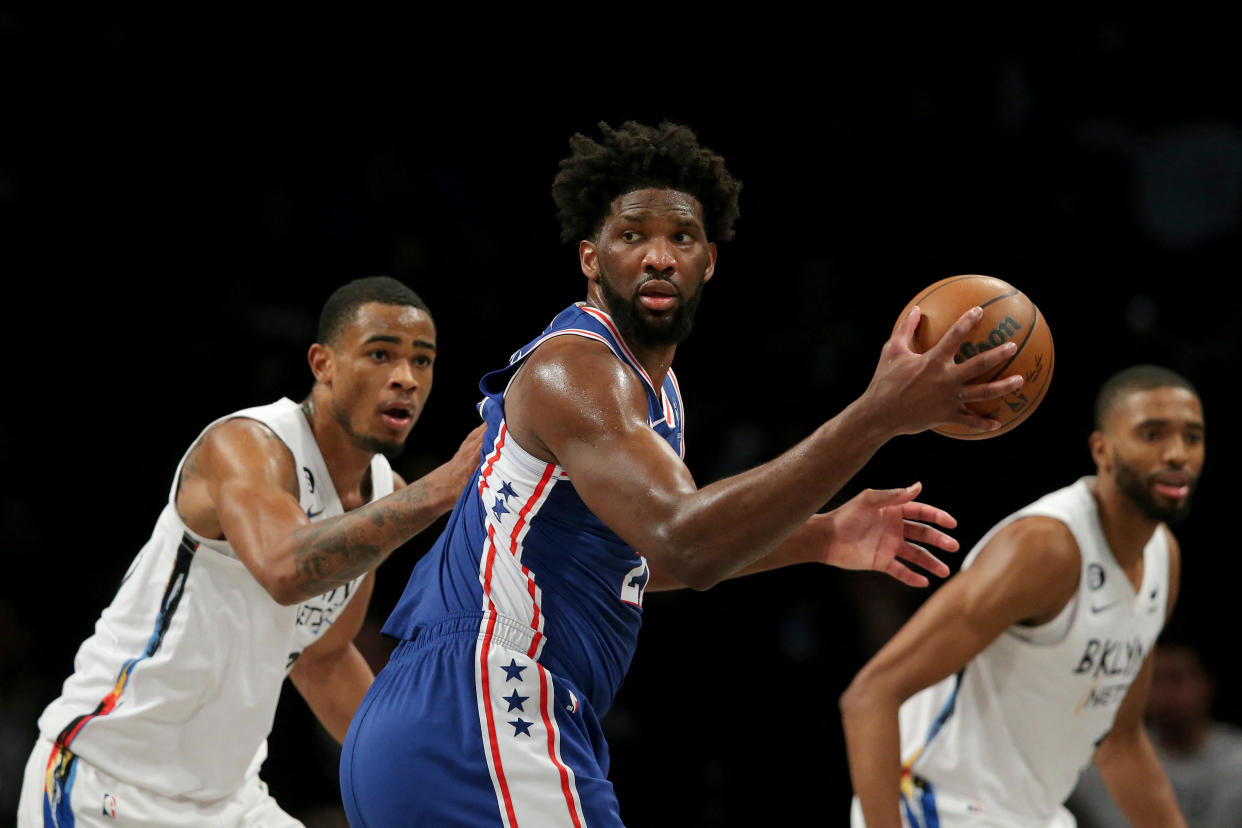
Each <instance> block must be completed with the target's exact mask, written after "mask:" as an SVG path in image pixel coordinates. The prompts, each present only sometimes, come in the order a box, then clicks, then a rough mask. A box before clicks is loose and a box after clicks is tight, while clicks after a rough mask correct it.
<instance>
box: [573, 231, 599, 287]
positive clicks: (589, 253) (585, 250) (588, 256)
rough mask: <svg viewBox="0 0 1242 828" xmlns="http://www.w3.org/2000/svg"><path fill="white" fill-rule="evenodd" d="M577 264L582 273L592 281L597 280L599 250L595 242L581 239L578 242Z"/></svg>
mask: <svg viewBox="0 0 1242 828" xmlns="http://www.w3.org/2000/svg"><path fill="white" fill-rule="evenodd" d="M578 264H580V265H581V266H582V273H583V275H585V276H586V277H587V279H589V280H590V281H592V282H596V281H599V251H598V249H597V248H596V247H595V242H593V241H587V240H586V239H583V240H582V241H580V242H578Z"/></svg>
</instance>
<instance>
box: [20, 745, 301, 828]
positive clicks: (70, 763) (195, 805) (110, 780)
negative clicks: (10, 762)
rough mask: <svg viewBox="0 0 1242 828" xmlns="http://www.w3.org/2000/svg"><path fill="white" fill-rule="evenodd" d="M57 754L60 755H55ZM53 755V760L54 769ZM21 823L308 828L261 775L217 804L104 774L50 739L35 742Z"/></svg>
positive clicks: (90, 827) (26, 826)
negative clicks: (157, 791)
mask: <svg viewBox="0 0 1242 828" xmlns="http://www.w3.org/2000/svg"><path fill="white" fill-rule="evenodd" d="M53 753H55V758H54V759H53ZM49 760H51V761H52V762H53V764H52V767H50V768H49ZM17 825H18V828H51V827H52V826H56V828H234V827H235V828H302V823H301V822H299V821H297V820H296V819H294V818H293V817H291V816H289V815H288V814H286V813H285V812H284V811H283V810H282V809H281V808H280V806H279V805H278V804H276V800H275V799H273V798H272V796H271V795H270V794H269V793H268V792H267V786H266V785H264V784H263V782H262V781H260V780H259V779H258V778H257V777H255V778H252V779H250V780H249V781H247V782H246V783H245V784H244V785H243V786H242V787H241V789H239V790H238V791H237V792H236V793H235V794H233V795H232V796H230V797H228V798H227V799H222V800H219V801H217V802H212V803H201V802H194V801H192V800H188V799H169V798H168V797H164V796H160V795H159V794H155V793H152V792H150V791H146V790H143V789H142V788H139V787H136V786H134V785H131V784H129V783H128V782H123V781H121V780H120V779H117V778H116V777H114V776H112V775H110V774H107V773H104V772H103V771H101V770H99V769H98V768H96V767H95V766H93V765H91V764H90V763H89V762H86V761H85V760H83V759H82V758H80V757H77V756H74V755H73V754H72V753H69V754H67V755H66V754H65V753H64V752H62V751H59V750H56V747H55V745H54V744H53V743H52V741H51V740H50V739H43V738H41V739H39V740H38V741H37V742H36V743H35V747H34V750H33V751H32V752H31V754H30V759H29V760H27V762H26V772H25V776H24V777H23V778H22V792H21V799H20V800H19V802H18V806H17Z"/></svg>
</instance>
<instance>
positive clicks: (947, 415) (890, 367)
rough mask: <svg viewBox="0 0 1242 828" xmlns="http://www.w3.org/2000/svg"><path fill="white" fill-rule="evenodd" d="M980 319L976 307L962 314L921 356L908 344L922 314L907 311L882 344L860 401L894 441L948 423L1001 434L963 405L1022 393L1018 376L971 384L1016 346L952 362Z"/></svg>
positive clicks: (1009, 355)
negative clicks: (1017, 392)
mask: <svg viewBox="0 0 1242 828" xmlns="http://www.w3.org/2000/svg"><path fill="white" fill-rule="evenodd" d="M982 315H983V310H982V309H981V308H978V307H975V308H971V309H970V310H968V311H966V312H965V313H963V314H962V315H961V317H960V318H959V319H958V320H957V321H956V322H954V323H953V325H952V327H950V328H949V330H947V331H946V332H945V334H944V336H942V337H941V338H940V341H939V342H937V343H936V344H935V345H933V346H932V347H931V348H930V349H929V350H928V351H927V352H926V353H922V354H920V353H916V352H915V351H914V350H913V349H912V348H911V343H912V342H913V339H914V330H915V328H917V327H918V324H919V319H920V318H921V313H920V311H919V309H918V308H917V307H916V308H914V309H913V310H911V311H910V315H909V316H907V317H906V319H905V320H904V321H903V322H902V323H901V324H900V325H898V326H897V328H896V329H895V330H894V331H893V335H892V336H891V337H890V338H889V340H888V342H885V343H884V347H883V348H882V349H881V350H880V361H879V364H878V365H877V366H876V369H875V374H874V375H873V376H872V378H871V384H870V385H868V386H867V390H866V391H865V392H863V396H862V398H860V399H861V401H865V402H866V403H867V404H868V407H869V410H871V411H872V412H873V416H875V417H876V418H878V420H879V423H880V425H882V426H883V427H885V428H886V429H888V430H889V431H890V433H891V434H894V435H896V434H914V433H917V432H919V431H924V430H926V429H928V428H931V427H932V426H936V425H940V424H941V423H950V422H951V423H957V424H959V425H962V426H965V427H967V428H971V429H974V430H976V431H992V430H994V429H997V428H1000V426H1001V423H1000V422H999V421H997V420H993V419H989V418H987V417H981V416H979V415H978V414H975V413H974V412H973V411H971V410H970V409H968V408H966V403H968V402H980V401H982V400H992V399H996V398H997V397H1002V396H1004V395H1005V394H1008V393H1010V392H1012V391H1016V390H1017V389H1019V388H1021V387H1022V383H1023V379H1022V377H1021V376H1020V375H1017V374H1015V375H1013V376H1009V377H1003V378H1001V379H998V380H995V381H994V382H975V380H976V379H978V378H979V377H981V376H986V375H988V374H990V373H992V372H994V371H995V370H996V369H998V368H1000V367H1001V366H1002V365H1004V364H1005V362H1006V361H1007V360H1009V359H1012V358H1013V355H1014V353H1015V352H1016V351H1017V345H1015V344H1014V343H1013V342H1006V343H1005V344H1004V345H1001V346H999V347H997V348H992V349H990V350H987V351H981V352H980V353H978V354H976V355H975V356H973V357H971V358H970V359H968V360H965V361H964V362H961V363H954V361H953V355H954V354H955V353H957V350H958V348H959V347H960V346H961V344H962V343H963V342H965V341H966V339H967V337H968V336H969V334H970V331H971V329H972V328H974V326H975V323H977V322H978V321H979V318H980V317H981V316H982Z"/></svg>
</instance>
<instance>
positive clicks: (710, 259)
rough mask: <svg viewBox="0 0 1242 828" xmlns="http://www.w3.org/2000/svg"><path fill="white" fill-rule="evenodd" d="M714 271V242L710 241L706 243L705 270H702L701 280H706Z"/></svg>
mask: <svg viewBox="0 0 1242 828" xmlns="http://www.w3.org/2000/svg"><path fill="white" fill-rule="evenodd" d="M715 273H716V243H715V242H712V243H711V244H709V245H707V270H705V271H703V281H704V282H706V281H708V280H709V279H711V278H712V276H713V275H714V274H715Z"/></svg>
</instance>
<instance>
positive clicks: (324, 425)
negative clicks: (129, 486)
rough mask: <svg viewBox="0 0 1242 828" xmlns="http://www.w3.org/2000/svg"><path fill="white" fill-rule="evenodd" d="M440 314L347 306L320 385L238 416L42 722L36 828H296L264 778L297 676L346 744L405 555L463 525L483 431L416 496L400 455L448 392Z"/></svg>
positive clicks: (160, 524)
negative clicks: (396, 464) (372, 627)
mask: <svg viewBox="0 0 1242 828" xmlns="http://www.w3.org/2000/svg"><path fill="white" fill-rule="evenodd" d="M435 355H436V331H435V325H434V324H433V322H432V319H431V316H430V313H429V311H428V310H427V306H426V305H425V304H424V303H423V302H422V300H421V299H420V298H419V297H418V296H417V295H416V294H415V293H414V292H413V291H411V290H410V289H409V288H408V287H406V286H405V285H403V284H401V283H400V282H398V281H396V280H394V279H389V278H387V277H373V278H369V279H359V280H356V281H354V282H351V283H349V284H348V285H345V286H343V287H342V288H340V289H338V290H337V291H336V292H335V293H333V295H332V296H331V297H330V298H329V299H328V301H327V303H326V304H325V306H324V309H323V312H322V315H321V317H320V324H319V334H318V342H317V343H316V344H314V345H312V346H311V348H310V352H309V355H308V357H309V362H310V368H311V372H312V373H313V375H314V378H315V383H314V386H313V388H312V390H311V393H310V395H309V396H308V397H307V398H306V399H305V400H304V401H303V402H302V403H301V404H298V403H295V402H293V401H291V400H288V399H283V400H280V401H278V402H276V403H273V404H271V405H266V406H261V407H258V408H251V409H246V410H243V411H239V412H236V413H234V414H232V415H229V416H226V417H223V418H220V419H219V420H216V421H215V422H214V423H212V424H211V425H209V426H208V427H207V429H206V430H205V431H204V432H203V433H202V434H201V435H200V437H199V438H198V439H197V440H196V441H195V442H194V444H193V445H192V446H191V447H190V449H189V451H188V452H187V453H186V455H185V457H184V458H183V460H182V462H181V464H180V465H179V466H178V468H177V473H176V474H175V475H174V477H173V481H172V487H171V491H170V493H169V497H168V503H167V505H166V507H165V508H164V511H163V512H162V514H161V515H160V517H159V520H158V521H157V523H156V527H155V531H154V532H153V534H152V536H151V539H150V540H149V541H148V542H147V544H146V545H145V546H144V547H143V548H142V550H141V551H140V552H139V554H138V557H137V558H135V560H134V562H133V564H131V566H130V568H129V571H128V572H127V573H126V575H125V577H124V579H123V580H122V582H121V585H120V588H119V589H118V591H117V594H116V597H115V598H114V599H113V601H112V603H111V605H110V606H108V607H107V608H106V609H105V610H104V612H103V614H102V615H101V617H100V619H99V621H98V622H97V624H96V626H95V634H94V635H93V636H91V637H90V638H88V639H87V640H86V641H85V642H84V643H83V644H82V646H81V648H80V649H79V650H78V653H77V657H76V658H75V660H74V673H73V675H72V676H70V677H69V679H68V680H67V681H66V682H65V685H64V689H63V692H62V694H61V696H60V698H58V699H56V700H55V701H53V702H52V703H51V704H50V705H49V706H48V707H47V709H46V710H45V711H44V712H43V715H42V716H41V717H40V718H39V731H40V737H39V740H38V742H37V744H36V745H35V748H34V751H33V753H32V755H31V757H30V760H29V762H28V763H27V768H26V774H25V778H24V781H23V787H22V794H21V801H20V805H19V810H18V825H19V826H21V828H32V827H33V826H45V825H46V826H53V825H55V826H94V825H107V826H121V825H125V826H162V828H168V827H169V826H212V827H213V828H223V827H224V826H246V828H256V826H296V825H301V823H300V822H298V821H297V820H295V819H293V818H292V817H290V816H288V815H287V814H285V813H284V811H283V810H281V808H280V807H279V805H277V804H276V802H275V801H274V800H273V799H272V797H271V796H270V795H268V794H267V791H266V787H265V786H264V785H263V783H262V782H261V781H260V780H259V776H258V773H259V767H260V765H261V763H262V762H263V760H264V758H265V757H266V753H267V745H266V738H267V734H268V732H269V731H270V730H271V726H272V721H273V717H274V715H275V710H276V704H277V701H278V700H279V697H280V691H281V686H282V684H283V683H284V679H285V677H286V675H287V676H288V677H289V678H290V679H291V680H292V681H293V683H294V685H295V686H296V687H297V689H298V690H299V691H300V692H301V694H302V696H303V697H304V698H305V699H306V701H307V703H308V704H309V706H310V708H311V710H312V711H314V713H315V715H316V716H317V717H318V718H319V720H320V722H322V724H323V725H324V727H325V728H326V729H327V730H328V732H329V733H331V734H332V735H333V736H334V737H335V738H336V739H337V740H340V739H342V738H343V737H344V735H345V732H346V730H347V728H348V726H349V720H350V717H351V716H352V715H353V712H354V710H355V709H356V708H357V706H358V703H359V702H360V701H361V699H362V697H363V695H364V694H365V693H366V691H367V688H368V687H369V686H370V684H371V682H372V681H373V679H374V676H373V675H372V672H371V669H370V667H369V666H368V665H367V663H366V661H365V660H364V659H363V657H362V655H361V653H360V652H359V651H358V650H357V648H356V647H355V646H354V644H353V638H354V636H355V635H356V634H357V633H358V631H359V629H360V628H361V626H362V623H363V620H364V617H365V613H366V605H367V602H368V600H369V598H370V595H371V591H372V583H373V575H372V574H371V570H373V569H374V568H375V567H376V566H377V565H378V564H379V563H380V562H381V561H383V560H384V559H385V558H386V557H387V556H388V554H389V553H391V552H392V551H393V550H394V549H396V548H397V547H398V546H400V545H401V544H402V543H404V542H405V541H407V540H409V539H410V538H411V537H412V536H414V535H415V534H417V533H418V532H419V531H421V530H422V529H424V528H425V527H427V526H428V525H430V524H431V523H432V522H433V521H434V520H436V519H437V518H438V517H440V516H441V515H443V514H444V513H445V512H447V511H448V510H449V509H450V508H452V505H453V503H454V501H455V500H456V498H457V495H458V494H459V492H460V491H461V489H462V488H463V487H464V486H465V484H466V482H467V481H468V479H469V477H470V475H471V474H472V473H473V471H474V469H475V467H476V465H477V464H478V459H479V448H480V445H481V439H482V432H481V429H476V430H475V431H474V432H472V433H471V435H470V436H469V437H467V439H466V441H465V442H464V443H462V445H461V447H460V448H459V449H458V451H457V453H456V455H455V456H454V457H453V458H452V459H451V460H450V461H449V462H448V463H446V464H445V465H443V466H441V467H439V468H437V469H435V470H434V471H432V472H431V473H430V474H428V475H427V476H425V477H423V478H422V479H420V480H418V481H415V482H414V483H413V484H411V485H409V486H406V485H405V484H404V482H403V481H402V480H401V478H400V477H399V476H398V475H397V474H396V473H395V472H393V471H392V469H391V468H390V466H389V464H388V460H387V459H386V457H385V454H388V455H391V456H395V455H396V453H397V452H399V451H400V449H401V448H402V446H403V445H404V443H405V439H406V437H407V436H408V435H409V433H410V430H411V429H412V428H413V426H414V423H415V421H416V420H417V419H418V416H419V414H420V413H421V411H422V408H423V405H424V404H425V403H426V400H427V395H428V394H429V392H430V391H431V382H432V373H433V364H434V361H435Z"/></svg>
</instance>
